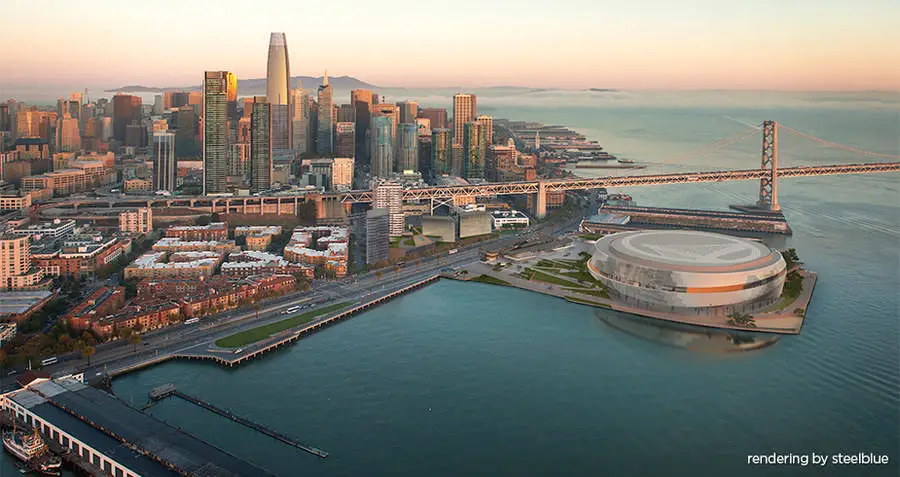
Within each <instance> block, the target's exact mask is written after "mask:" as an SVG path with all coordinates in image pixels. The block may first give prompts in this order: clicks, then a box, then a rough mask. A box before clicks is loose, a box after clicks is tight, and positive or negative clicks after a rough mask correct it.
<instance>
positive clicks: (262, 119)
mask: <svg viewBox="0 0 900 477" xmlns="http://www.w3.org/2000/svg"><path fill="white" fill-rule="evenodd" d="M252 107H253V111H252V113H251V114H250V192H254V193H255V192H262V191H265V190H268V189H270V188H271V187H272V140H271V138H272V105H270V104H269V103H268V102H267V101H266V97H265V96H256V97H254V98H253V106H252Z"/></svg>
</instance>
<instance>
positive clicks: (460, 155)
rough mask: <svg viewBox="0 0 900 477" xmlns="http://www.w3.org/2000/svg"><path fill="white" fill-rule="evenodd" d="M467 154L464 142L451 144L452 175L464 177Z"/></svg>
mask: <svg viewBox="0 0 900 477" xmlns="http://www.w3.org/2000/svg"><path fill="white" fill-rule="evenodd" d="M465 161H466V154H465V150H464V148H463V145H462V144H452V145H451V146H450V175H452V176H459V177H462V175H463V168H464V167H463V163H464V162H465Z"/></svg>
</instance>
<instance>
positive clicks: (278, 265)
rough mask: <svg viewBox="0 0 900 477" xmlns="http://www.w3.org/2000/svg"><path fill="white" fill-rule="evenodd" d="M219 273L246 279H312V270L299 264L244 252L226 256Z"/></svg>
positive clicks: (268, 255) (254, 251) (254, 252)
mask: <svg viewBox="0 0 900 477" xmlns="http://www.w3.org/2000/svg"><path fill="white" fill-rule="evenodd" d="M221 271H222V273H223V274H225V275H229V276H238V277H246V276H250V275H303V276H305V277H306V278H309V279H312V278H314V273H313V272H314V271H315V270H314V268H313V267H310V266H307V265H303V264H300V263H295V262H289V261H287V260H285V259H284V257H281V256H279V255H275V254H273V253H268V252H261V251H257V250H246V251H243V252H233V253H231V254H229V255H228V261H227V262H225V263H223V264H222V267H221Z"/></svg>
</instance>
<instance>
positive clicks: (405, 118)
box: [397, 100, 419, 124]
mask: <svg viewBox="0 0 900 477" xmlns="http://www.w3.org/2000/svg"><path fill="white" fill-rule="evenodd" d="M397 108H399V109H400V124H412V123H414V122H416V116H417V115H418V114H419V103H418V102H416V101H410V100H405V101H397Z"/></svg>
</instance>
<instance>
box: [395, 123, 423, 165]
mask: <svg viewBox="0 0 900 477" xmlns="http://www.w3.org/2000/svg"><path fill="white" fill-rule="evenodd" d="M418 146H419V140H418V135H417V130H416V125H415V124H414V123H413V124H410V123H402V124H400V125H398V126H397V156H396V167H395V171H396V172H405V171H413V172H416V171H418V170H419V147H418Z"/></svg>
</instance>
